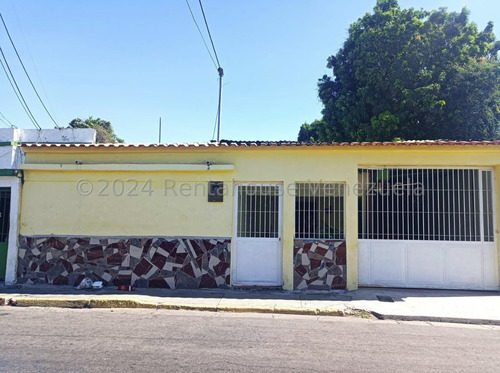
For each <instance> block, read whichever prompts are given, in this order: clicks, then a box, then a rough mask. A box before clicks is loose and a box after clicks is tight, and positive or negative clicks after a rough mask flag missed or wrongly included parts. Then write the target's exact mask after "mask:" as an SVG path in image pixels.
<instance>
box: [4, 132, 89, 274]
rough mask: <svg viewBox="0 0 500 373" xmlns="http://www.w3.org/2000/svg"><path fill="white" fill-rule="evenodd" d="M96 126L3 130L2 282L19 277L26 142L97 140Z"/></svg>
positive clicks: (86, 141)
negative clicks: (20, 209) (94, 127)
mask: <svg viewBox="0 0 500 373" xmlns="http://www.w3.org/2000/svg"><path fill="white" fill-rule="evenodd" d="M95 137H96V134H95V130H93V129H72V128H71V129H70V128H65V129H41V130H37V129H19V128H2V129H0V281H6V282H7V283H12V282H14V281H15V280H16V268H17V257H18V255H17V252H18V250H17V249H18V247H17V245H18V233H19V230H18V221H19V206H20V193H21V185H22V180H23V172H22V171H21V170H20V165H21V164H22V163H23V162H24V153H23V152H22V151H21V148H20V147H19V145H20V144H23V143H95Z"/></svg>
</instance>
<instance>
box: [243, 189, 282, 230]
mask: <svg viewBox="0 0 500 373" xmlns="http://www.w3.org/2000/svg"><path fill="white" fill-rule="evenodd" d="M279 198H280V187H279V186H277V185H239V186H238V217H237V219H238V220H237V236H238V237H252V238H277V237H278V235H279V221H278V219H279Z"/></svg>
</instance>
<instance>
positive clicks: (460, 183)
mask: <svg viewBox="0 0 500 373" xmlns="http://www.w3.org/2000/svg"><path fill="white" fill-rule="evenodd" d="M359 185H360V188H359V189H358V192H359V194H358V195H359V201H358V214H359V219H358V223H359V227H358V231H359V238H360V239H385V240H431V241H489V242H491V241H493V240H494V230H493V177H492V172H491V171H489V170H480V169H458V168H447V169H444V168H443V169H440V168H364V169H360V170H359Z"/></svg>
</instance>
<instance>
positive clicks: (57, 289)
mask: <svg viewBox="0 0 500 373" xmlns="http://www.w3.org/2000/svg"><path fill="white" fill-rule="evenodd" d="M0 293H5V294H25V295H54V296H57V295H78V296H81V295H88V296H91V295H101V296H102V295H124V296H125V295H137V296H142V295H144V296H153V297H164V298H195V299H196V298H226V299H284V300H297V301H301V300H302V301H304V300H305V301H351V300H379V301H381V302H392V301H394V302H404V299H405V298H410V297H411V298H432V297H440V298H441V297H460V298H461V297H500V292H499V291H475V290H435V289H402V288H360V289H359V290H356V291H348V290H332V291H320V290H316V291H313V290H309V291H288V290H282V289H279V288H265V287H234V288H231V289H156V288H137V289H136V290H135V291H131V292H129V291H120V290H118V289H117V287H115V286H109V287H104V288H102V289H90V290H77V289H75V288H74V287H72V286H64V285H14V286H9V287H7V286H5V285H4V284H3V283H1V282H0Z"/></svg>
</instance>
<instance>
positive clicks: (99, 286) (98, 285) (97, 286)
mask: <svg viewBox="0 0 500 373" xmlns="http://www.w3.org/2000/svg"><path fill="white" fill-rule="evenodd" d="M92 289H102V281H96V282H94V283H93V284H92Z"/></svg>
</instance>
